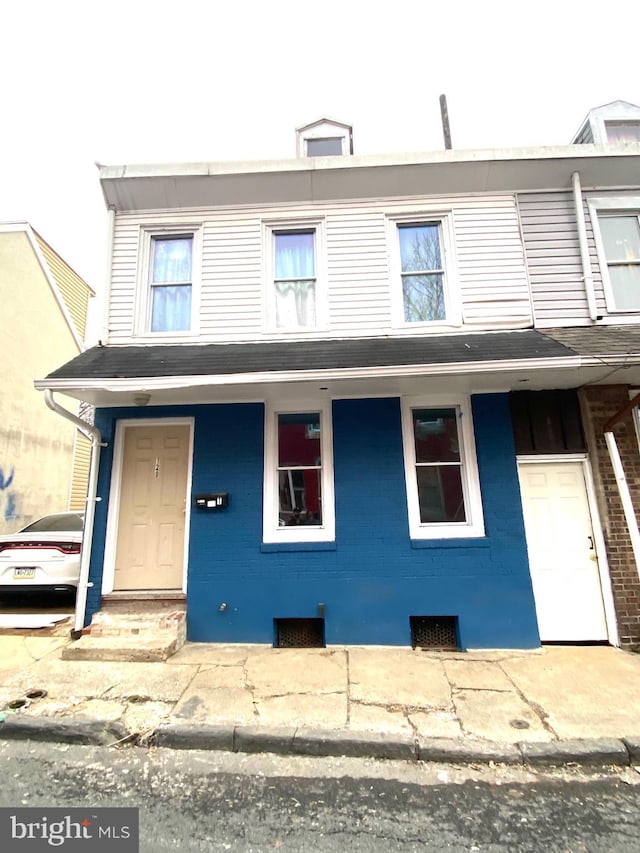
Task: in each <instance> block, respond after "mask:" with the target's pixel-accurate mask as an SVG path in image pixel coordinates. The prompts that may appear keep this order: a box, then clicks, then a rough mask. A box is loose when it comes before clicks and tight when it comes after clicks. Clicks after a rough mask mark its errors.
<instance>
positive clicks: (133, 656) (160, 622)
mask: <svg viewBox="0 0 640 853" xmlns="http://www.w3.org/2000/svg"><path fill="white" fill-rule="evenodd" d="M185 607H186V605H185V604H184V603H183V602H175V601H173V602H125V603H123V602H118V603H117V604H116V605H111V604H110V605H108V606H106V607H103V609H102V610H99V611H98V612H97V613H94V615H93V618H92V620H91V624H90V625H89V627H88V628H87V629H85V632H84V635H83V636H82V637H81V638H80V639H79V640H76V641H75V642H74V643H72V644H71V645H69V646H66V647H65V648H64V649H63V652H62V658H63V660H104V661H107V660H108V661H163V660H166V659H167V658H168V657H170V656H171V655H172V654H173V653H174V652H176V651H177V650H178V649H179V648H180V647H181V646H182V645H184V642H185V640H186V636H187V614H186V609H185Z"/></svg>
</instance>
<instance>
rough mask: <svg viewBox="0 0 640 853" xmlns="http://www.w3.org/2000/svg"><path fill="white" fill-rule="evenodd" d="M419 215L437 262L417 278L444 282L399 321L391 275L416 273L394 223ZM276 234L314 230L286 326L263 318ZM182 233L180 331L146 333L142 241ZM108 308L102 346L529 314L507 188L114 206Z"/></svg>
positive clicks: (503, 323) (393, 331)
mask: <svg viewBox="0 0 640 853" xmlns="http://www.w3.org/2000/svg"><path fill="white" fill-rule="evenodd" d="M425 223H426V224H427V225H428V226H429V227H430V228H432V229H434V230H435V229H436V228H437V229H438V233H439V235H440V250H441V255H442V257H441V259H440V258H438V261H439V263H440V264H441V266H442V269H441V270H440V271H438V270H435V271H434V268H435V267H437V266H438V263H435V261H434V262H432V263H431V264H427V267H428V269H427V271H426V273H425V271H424V270H422V273H425V274H424V276H423V278H426V279H429V281H431V282H434V281H435V282H437V283H439V286H440V287H443V289H444V292H445V301H446V312H445V314H444V316H441V317H436V318H435V319H431V320H429V321H428V322H422V321H420V322H408V321H407V319H406V316H404V314H403V295H402V294H403V284H402V273H403V272H404V273H405V279H404V280H405V282H406V281H407V279H408V280H409V281H411V278H413V279H414V280H415V279H416V278H420V276H418V275H417V274H415V269H416V267H415V266H413V267H411V270H412V271H414V274H413V276H412V275H409V274H408V273H407V272H406V264H404V262H403V261H402V259H401V257H400V250H399V247H398V230H399V228H402V227H409V228H410V227H411V226H413V225H416V226H418V227H419V226H421V225H424V224H425ZM279 232H290V233H313V235H314V237H313V238H314V240H315V244H314V248H315V262H314V269H313V270H312V272H311V273H309V275H311V276H312V277H313V283H312V285H311V286H312V288H314V293H315V296H314V298H315V309H316V311H315V314H314V318H315V319H314V321H313V322H311V323H309V324H308V325H306V326H301V327H298V328H295V329H289V328H282V327H278V325H277V324H276V323H275V322H274V319H273V318H274V313H273V299H274V296H273V294H274V283H273V276H274V261H273V251H274V250H273V235H274V233H279ZM184 235H193V250H192V251H193V273H192V279H193V281H192V294H191V298H192V318H193V320H192V324H191V327H190V330H189V331H188V332H150V331H149V326H148V323H146V320H145V317H146V316H147V314H145V312H147V313H148V308H147V307H146V306H147V304H148V299H149V240H150V239H151V240H153V239H162V238H163V237H164V238H166V239H170V238H171V237H172V236H178V237H181V236H184ZM425 263H426V262H425ZM425 263H422V264H421V265H420V264H418V267H419V266H423V267H424V266H425ZM294 277H295V276H294ZM297 277H300V275H299V274H298V276H297ZM296 284H297V283H296ZM109 308H110V311H109V343H111V344H129V343H149V344H152V343H166V342H193V341H198V342H203V343H205V342H230V341H257V340H274V339H283V338H289V337H295V338H307V337H313V338H318V337H321V338H322V337H327V338H330V337H350V336H372V335H374V336H375V335H403V334H408V335H416V334H438V333H447V332H448V333H451V332H456V331H459V332H463V331H474V330H485V329H487V330H489V329H500V328H509V329H518V328H526V327H528V326H531V325H532V323H533V318H532V309H531V296H530V289H529V282H528V277H527V271H526V265H525V258H524V248H523V243H522V236H521V230H520V222H519V217H518V210H517V205H516V200H515V197H514V195H513V194H501V195H495V194H493V195H487V196H474V197H469V198H460V197H454V198H442V197H438V198H437V199H434V198H422V199H421V198H410V199H407V198H397V199H384V200H366V201H361V202H358V201H348V202H334V203H323V204H288V205H284V204H282V205H279V206H278V207H256V206H253V207H235V208H233V209H231V208H215V209H191V210H184V209H181V210H179V211H173V212H172V211H167V212H162V213H155V212H154V213H149V214H145V213H135V214H133V213H118V214H117V215H116V217H115V229H114V248H113V260H112V286H111V292H110V306H109Z"/></svg>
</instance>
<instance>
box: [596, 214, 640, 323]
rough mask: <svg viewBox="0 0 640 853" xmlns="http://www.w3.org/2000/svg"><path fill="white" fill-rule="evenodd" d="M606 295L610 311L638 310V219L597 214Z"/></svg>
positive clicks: (639, 258)
mask: <svg viewBox="0 0 640 853" xmlns="http://www.w3.org/2000/svg"><path fill="white" fill-rule="evenodd" d="M598 224H599V227H600V236H601V238H602V245H603V249H604V255H605V259H606V268H607V275H608V279H609V295H610V299H611V302H612V310H614V311H638V310H640V216H639V215H638V214H637V213H632V212H629V213H617V214H616V213H607V214H603V213H601V214H599V216H598Z"/></svg>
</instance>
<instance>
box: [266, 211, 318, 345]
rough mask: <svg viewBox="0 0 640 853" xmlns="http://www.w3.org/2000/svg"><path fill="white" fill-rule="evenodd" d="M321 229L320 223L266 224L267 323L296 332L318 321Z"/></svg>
mask: <svg viewBox="0 0 640 853" xmlns="http://www.w3.org/2000/svg"><path fill="white" fill-rule="evenodd" d="M321 242H322V233H321V228H320V223H318V222H317V221H316V222H311V223H304V224H302V223H301V224H300V225H291V226H290V225H288V224H286V225H285V224H283V225H280V224H269V225H267V227H266V246H267V263H266V270H267V283H266V286H267V305H268V313H267V325H268V328H269V330H271V331H281V332H296V331H298V332H299V331H307V330H312V329H316V328H318V326H319V325H321V322H320V319H321V315H322V307H323V306H322V304H321V298H322V297H321V281H320V275H319V266H320V261H321V253H322V248H321Z"/></svg>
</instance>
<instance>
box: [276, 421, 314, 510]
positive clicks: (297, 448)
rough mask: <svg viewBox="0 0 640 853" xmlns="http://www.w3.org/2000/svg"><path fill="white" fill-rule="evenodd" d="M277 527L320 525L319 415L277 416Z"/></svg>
mask: <svg viewBox="0 0 640 853" xmlns="http://www.w3.org/2000/svg"><path fill="white" fill-rule="evenodd" d="M278 503H279V506H278V523H279V524H280V525H294V524H322V448H321V443H320V414H319V413H318V412H316V413H306V414H292V413H287V414H281V415H278Z"/></svg>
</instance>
